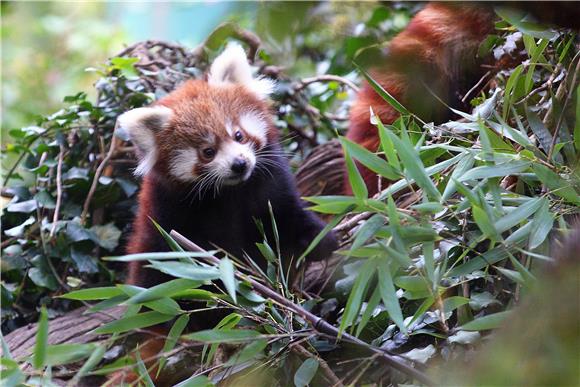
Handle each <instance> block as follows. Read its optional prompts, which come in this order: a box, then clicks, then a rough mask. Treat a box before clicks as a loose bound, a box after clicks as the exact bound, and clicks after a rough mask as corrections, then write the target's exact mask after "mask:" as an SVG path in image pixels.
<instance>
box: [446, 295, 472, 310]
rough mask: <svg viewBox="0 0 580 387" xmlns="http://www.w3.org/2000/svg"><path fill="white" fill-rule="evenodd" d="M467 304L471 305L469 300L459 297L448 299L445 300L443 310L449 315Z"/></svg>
mask: <svg viewBox="0 0 580 387" xmlns="http://www.w3.org/2000/svg"><path fill="white" fill-rule="evenodd" d="M465 304H469V298H466V297H459V296H452V297H448V298H446V299H445V300H443V310H444V311H445V313H449V312H452V311H454V310H455V309H457V308H459V307H460V306H462V305H465Z"/></svg>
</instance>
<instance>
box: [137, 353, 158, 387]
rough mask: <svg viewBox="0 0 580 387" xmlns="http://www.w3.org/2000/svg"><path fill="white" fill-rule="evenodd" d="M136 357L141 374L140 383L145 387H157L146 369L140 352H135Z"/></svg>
mask: <svg viewBox="0 0 580 387" xmlns="http://www.w3.org/2000/svg"><path fill="white" fill-rule="evenodd" d="M135 355H136V356H137V371H138V372H139V379H140V381H141V382H142V383H143V384H144V385H145V387H155V383H153V380H152V379H151V376H150V375H149V372H148V371H147V367H145V363H143V359H141V353H140V351H135ZM139 384H141V383H139Z"/></svg>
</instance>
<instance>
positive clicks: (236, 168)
mask: <svg viewBox="0 0 580 387" xmlns="http://www.w3.org/2000/svg"><path fill="white" fill-rule="evenodd" d="M247 167H248V163H247V162H246V160H244V159H242V158H239V157H238V158H236V159H235V160H234V162H233V163H232V171H233V172H235V173H237V174H240V175H241V174H242V173H244V172H246V169H247Z"/></svg>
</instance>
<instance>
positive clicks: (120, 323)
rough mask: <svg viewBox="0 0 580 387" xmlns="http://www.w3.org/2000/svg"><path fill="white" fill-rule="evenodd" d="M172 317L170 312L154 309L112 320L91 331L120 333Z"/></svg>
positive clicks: (159, 322)
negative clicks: (164, 312)
mask: <svg viewBox="0 0 580 387" xmlns="http://www.w3.org/2000/svg"><path fill="white" fill-rule="evenodd" d="M173 317H174V316H173V315H170V314H162V313H159V312H156V311H150V312H145V313H140V314H136V315H133V316H129V317H125V318H122V319H120V320H116V321H112V322H110V323H107V324H105V325H103V326H101V327H99V328H97V329H95V330H94V331H93V333H95V334H105V333H122V332H127V331H131V330H134V329H141V328H147V327H150V326H153V325H157V324H161V323H164V322H166V321H169V320H171V319H172V318H173Z"/></svg>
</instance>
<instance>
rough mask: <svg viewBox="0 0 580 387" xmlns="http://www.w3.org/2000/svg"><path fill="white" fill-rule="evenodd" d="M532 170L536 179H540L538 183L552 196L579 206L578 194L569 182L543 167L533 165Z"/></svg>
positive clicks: (579, 197)
mask: <svg viewBox="0 0 580 387" xmlns="http://www.w3.org/2000/svg"><path fill="white" fill-rule="evenodd" d="M532 168H533V170H534V172H535V173H536V175H537V176H538V179H540V181H541V182H542V183H543V184H544V185H545V186H546V187H548V188H549V189H550V190H551V192H552V193H553V194H554V195H558V196H560V197H562V198H564V199H566V200H567V201H569V202H571V203H574V204H580V196H578V193H577V192H576V190H575V189H574V187H573V186H572V185H571V183H570V182H568V181H566V180H564V179H563V178H562V177H560V175H558V174H557V173H556V172H554V171H552V170H550V169H549V168H548V167H545V166H543V165H540V164H534V165H533V166H532Z"/></svg>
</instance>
